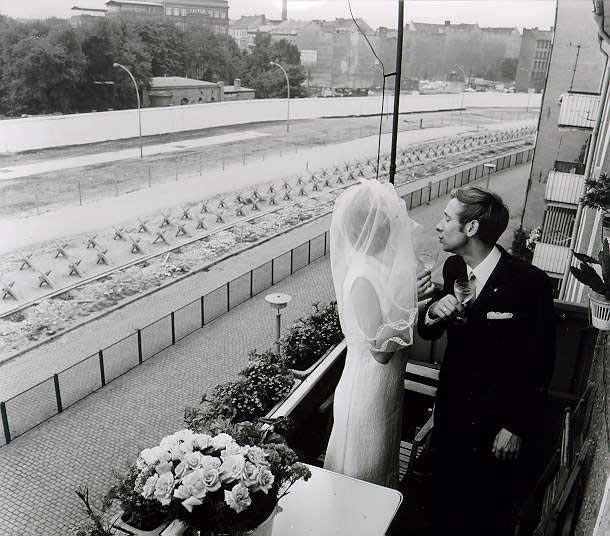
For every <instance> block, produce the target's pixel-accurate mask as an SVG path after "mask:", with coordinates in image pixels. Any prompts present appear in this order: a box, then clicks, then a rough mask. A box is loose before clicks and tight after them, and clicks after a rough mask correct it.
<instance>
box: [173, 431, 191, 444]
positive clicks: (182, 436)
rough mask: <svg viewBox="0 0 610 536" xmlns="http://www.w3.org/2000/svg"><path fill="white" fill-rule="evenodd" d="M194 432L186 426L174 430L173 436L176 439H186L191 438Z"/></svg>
mask: <svg viewBox="0 0 610 536" xmlns="http://www.w3.org/2000/svg"><path fill="white" fill-rule="evenodd" d="M194 435H195V434H194V432H193V431H192V430H189V429H188V428H185V429H184V430H179V431H178V432H176V433H175V434H174V437H175V438H176V439H177V440H178V441H187V440H188V439H191V438H192V437H193V436H194Z"/></svg>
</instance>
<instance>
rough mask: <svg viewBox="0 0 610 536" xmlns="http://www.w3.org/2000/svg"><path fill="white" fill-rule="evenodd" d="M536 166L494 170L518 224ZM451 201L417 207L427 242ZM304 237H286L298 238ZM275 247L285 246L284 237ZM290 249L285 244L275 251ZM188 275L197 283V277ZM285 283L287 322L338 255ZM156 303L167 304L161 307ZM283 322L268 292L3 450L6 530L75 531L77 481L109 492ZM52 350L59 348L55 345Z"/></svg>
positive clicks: (10, 535) (324, 292)
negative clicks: (117, 475) (117, 474)
mask: <svg viewBox="0 0 610 536" xmlns="http://www.w3.org/2000/svg"><path fill="white" fill-rule="evenodd" d="M528 174H529V166H521V167H518V168H515V169H512V170H509V171H506V172H502V173H499V174H497V175H495V176H493V177H492V181H491V187H492V188H493V189H494V190H496V191H497V192H498V193H500V194H501V195H502V196H503V197H504V199H505V201H506V202H507V204H508V205H509V208H510V212H511V226H512V228H514V227H515V226H516V225H517V224H518V217H519V214H520V209H521V205H522V202H523V197H524V191H525V184H526V181H527V176H528ZM445 203H446V199H438V200H434V201H433V202H432V203H431V204H430V206H424V207H419V208H417V209H414V210H413V211H412V214H411V215H412V216H413V218H415V219H416V220H417V221H419V222H420V223H421V224H422V227H423V233H422V237H421V240H422V243H423V244H435V243H437V239H436V233H435V231H434V230H433V229H434V226H435V224H436V222H437V220H438V219H439V217H440V215H441V213H442V209H443V208H444V205H445ZM312 225H313V224H312ZM315 225H319V226H320V228H319V229H313V228H309V229H307V228H302V229H300V230H299V232H300V233H302V235H301V236H300V237H302V236H305V235H306V234H307V233H309V234H311V235H312V236H315V234H316V233H317V232H321V230H322V228H324V227H326V228H327V225H328V219H326V220H320V221H319V222H317V223H316V224H315ZM300 237H295V236H293V235H290V238H289V236H286V237H283V239H284V240H289V239H290V240H291V241H292V244H291V245H295V244H297V243H299V238H300ZM511 237H512V232H511V231H510V230H509V231H508V232H507V233H505V235H504V237H503V240H502V243H503V244H504V245H506V246H508V245H510V242H511ZM270 244H271V243H270ZM270 247H275V248H279V246H278V244H277V243H276V244H271V245H270ZM257 250H258V248H257ZM257 250H253V251H252V252H251V254H252V255H253V257H251V258H249V259H243V262H244V263H247V262H250V263H252V264H251V266H257V265H258V264H260V262H261V261H262V260H263V259H262V258H261V257H259V258H256V255H257V254H260V255H265V254H267V253H268V252H267V253H265V252H264V251H263V250H260V251H258V253H257ZM280 252H281V250H279V249H276V250H275V252H274V254H277V253H280ZM240 271H241V273H243V270H240ZM225 275H227V274H226V273H225ZM186 281H191V282H192V283H195V282H196V279H195V278H188V279H187V280H186ZM275 288H276V289H277V291H279V292H287V293H289V294H291V295H292V296H293V297H294V299H293V301H292V302H291V304H290V306H289V308H288V309H287V310H286V313H285V315H284V319H285V322H284V325H285V326H286V325H289V324H290V323H291V322H293V321H294V320H295V319H296V318H298V317H299V316H301V315H303V314H305V313H307V312H308V311H309V309H310V304H311V303H312V302H315V301H328V300H330V299H332V298H333V290H332V284H331V280H330V269H329V263H328V257H325V258H323V259H321V260H319V261H316V262H315V263H313V264H312V265H311V266H309V267H307V268H304V269H303V270H301V271H299V272H297V273H296V274H295V275H293V276H292V277H290V278H288V279H286V280H284V281H283V282H281V283H280V284H279V285H277V286H276V287H275ZM194 290H195V289H194V287H191V288H185V289H184V290H183V291H182V292H184V294H185V296H188V295H189V293H192V292H193V291H194ZM197 292H198V290H197ZM157 294H158V295H159V296H158V297H159V300H160V301H159V305H161V302H162V300H169V299H171V296H170V295H168V294H165V295H162V293H157ZM190 295H191V296H192V294H190ZM151 309H152V310H153V311H156V310H157V309H156V308H155V306H152V307H151ZM154 316H160V315H159V314H156V315H154ZM126 320H127V319H126ZM114 321H115V322H118V321H117V320H116V319H115V320H114ZM273 321H274V318H273V316H272V314H271V312H270V310H269V307H268V305H267V304H266V303H265V302H264V299H263V297H262V296H261V297H257V298H255V299H253V300H250V301H248V302H245V303H244V304H242V305H240V306H239V307H237V308H235V309H233V310H232V311H230V312H229V313H227V314H226V315H224V316H222V317H220V318H219V319H218V320H216V321H214V322H213V323H211V324H210V325H208V326H206V327H205V328H203V329H201V330H199V331H197V332H195V333H193V334H192V335H190V336H189V337H187V338H185V339H183V340H182V341H180V342H179V343H177V344H176V345H175V346H173V347H171V348H168V349H167V350H165V351H163V352H162V353H161V354H159V355H157V356H156V357H154V358H152V359H150V360H148V361H146V362H145V363H144V364H143V365H142V366H139V367H137V368H135V369H133V370H132V371H130V372H128V373H127V374H125V375H123V376H122V377H120V378H118V379H117V380H115V381H114V382H112V383H110V384H109V385H108V386H106V387H105V388H103V389H101V390H100V391H98V392H96V393H94V394H92V395H90V396H89V397H87V398H85V399H84V400H82V401H80V402H78V403H77V404H75V405H74V406H72V407H71V408H69V409H67V410H66V411H64V412H63V413H62V414H60V415H58V416H56V417H54V418H52V419H50V420H49V421H47V422H46V423H44V424H42V425H40V426H39V427H38V428H36V429H34V430H32V431H30V432H28V433H26V434H25V435H23V436H22V437H20V438H17V439H16V440H15V441H13V442H12V443H11V444H9V445H8V446H5V447H3V448H0V481H1V482H2V486H0V505H1V508H0V536H29V535H32V536H34V535H36V536H39V535H40V534H44V535H45V536H65V535H67V534H72V533H73V532H74V530H73V529H74V527H75V526H76V525H77V524H78V523H79V522H80V521H82V520H83V519H84V515H83V513H82V511H81V508H80V505H79V503H78V499H77V497H76V495H75V494H74V490H75V489H76V488H77V486H79V485H81V484H87V485H88V486H89V487H90V489H91V492H92V495H93V496H95V497H98V496H100V495H101V494H103V493H104V492H105V491H106V490H107V489H108V487H109V484H110V483H111V479H112V476H111V475H112V469H113V468H117V467H119V466H122V465H124V464H127V463H129V462H131V461H132V460H133V459H134V457H135V456H136V454H137V453H138V452H139V450H140V449H141V448H143V447H145V446H149V445H151V444H154V443H155V442H156V441H158V439H159V438H160V437H161V436H163V435H165V434H167V433H170V432H172V431H174V430H176V429H178V428H179V427H180V426H181V423H182V415H183V408H184V407H185V406H187V405H193V404H196V403H197V401H198V400H199V399H200V397H201V394H202V393H203V392H205V391H207V390H209V389H211V388H212V387H213V386H214V385H216V384H217V383H219V382H222V381H226V380H228V379H232V378H234V377H235V375H236V373H237V372H238V371H239V370H240V369H241V368H242V367H243V366H244V365H245V363H246V357H247V350H248V349H251V348H258V349H262V348H266V347H269V346H270V345H271V343H272V337H273V335H272V334H273V329H274V324H273ZM117 326H118V324H117ZM111 327H112V326H107V327H106V328H105V329H109V328H111ZM95 328H96V325H91V329H92V330H95ZM100 329H102V327H101V326H100ZM89 336H93V331H92V332H91V333H90V334H89ZM47 348H48V349H49V350H48V351H49V355H51V349H52V348H53V347H52V346H51V345H47Z"/></svg>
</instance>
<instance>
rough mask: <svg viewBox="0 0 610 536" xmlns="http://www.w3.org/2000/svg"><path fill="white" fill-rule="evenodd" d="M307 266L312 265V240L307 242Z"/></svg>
mask: <svg viewBox="0 0 610 536" xmlns="http://www.w3.org/2000/svg"><path fill="white" fill-rule="evenodd" d="M307 264H311V239H309V240H308V241H307Z"/></svg>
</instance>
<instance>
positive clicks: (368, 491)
mask: <svg viewBox="0 0 610 536" xmlns="http://www.w3.org/2000/svg"><path fill="white" fill-rule="evenodd" d="M308 467H309V469H310V470H311V478H310V479H309V480H308V481H307V482H303V481H302V480H299V481H298V482H297V483H296V484H294V486H292V488H291V489H290V493H289V494H288V495H287V496H286V497H284V498H283V499H282V500H281V501H280V506H281V507H282V509H283V511H282V512H280V513H279V514H277V515H276V516H275V521H274V523H273V536H301V535H314V536H383V535H384V534H385V533H386V531H387V529H388V527H389V526H390V523H391V522H392V519H393V518H394V515H395V514H396V511H397V510H398V507H399V506H400V503H401V502H402V494H401V493H400V492H399V491H397V490H394V489H389V488H384V487H383V486H377V485H376V484H370V483H368V482H364V481H362V480H357V479H355V478H350V477H347V476H344V475H339V474H337V473H333V472H331V471H327V470H325V469H320V468H319V467H314V466H311V465H309V466H308Z"/></svg>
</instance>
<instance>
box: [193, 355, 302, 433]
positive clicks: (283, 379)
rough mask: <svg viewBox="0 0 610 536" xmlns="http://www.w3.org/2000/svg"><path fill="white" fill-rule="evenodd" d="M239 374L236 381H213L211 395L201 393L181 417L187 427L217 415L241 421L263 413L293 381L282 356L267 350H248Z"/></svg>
mask: <svg viewBox="0 0 610 536" xmlns="http://www.w3.org/2000/svg"><path fill="white" fill-rule="evenodd" d="M239 375H240V376H241V378H240V379H239V380H237V381H234V382H225V383H221V384H219V385H217V386H216V387H215V388H214V390H213V391H212V394H211V396H208V395H207V394H205V395H204V396H203V398H202V400H201V403H200V405H199V406H198V407H197V408H189V409H187V411H186V415H185V421H186V423H187V426H188V427H189V428H191V429H195V428H209V427H210V426H211V424H210V423H212V422H214V421H216V420H217V419H219V418H220V419H221V421H219V422H222V419H226V420H229V421H231V422H241V421H252V420H255V419H257V418H260V417H263V416H264V415H266V414H267V413H268V412H269V410H270V409H271V408H273V406H274V405H275V404H277V403H278V402H279V401H280V400H282V399H283V398H284V397H285V396H286V395H287V394H288V393H289V392H290V389H291V388H292V385H293V383H294V376H293V374H292V372H291V371H290V370H289V369H288V367H287V366H286V362H285V360H284V359H283V358H282V357H281V356H279V355H277V354H275V353H273V352H270V351H267V352H263V353H257V352H256V350H253V351H252V352H250V355H249V363H248V366H247V367H246V368H245V369H243V370H242V371H241V372H240V373H239Z"/></svg>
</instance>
